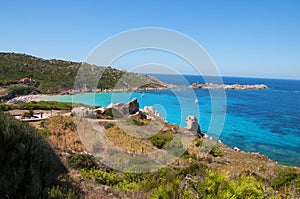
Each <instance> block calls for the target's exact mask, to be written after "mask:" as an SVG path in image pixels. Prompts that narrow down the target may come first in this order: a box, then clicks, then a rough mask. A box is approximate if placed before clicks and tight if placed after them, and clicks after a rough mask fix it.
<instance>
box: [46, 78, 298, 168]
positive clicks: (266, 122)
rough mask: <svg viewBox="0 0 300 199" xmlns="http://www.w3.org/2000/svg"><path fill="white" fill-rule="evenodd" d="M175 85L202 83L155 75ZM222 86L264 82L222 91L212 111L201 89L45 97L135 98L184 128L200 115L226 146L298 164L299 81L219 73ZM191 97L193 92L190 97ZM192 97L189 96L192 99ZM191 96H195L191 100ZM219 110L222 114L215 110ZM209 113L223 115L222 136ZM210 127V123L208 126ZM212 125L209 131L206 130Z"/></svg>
mask: <svg viewBox="0 0 300 199" xmlns="http://www.w3.org/2000/svg"><path fill="white" fill-rule="evenodd" d="M154 76H156V77H157V78H159V79H160V80H162V81H164V82H167V83H172V84H176V85H187V84H190V83H193V82H199V83H202V82H203V79H202V78H201V77H199V76H192V75H186V76H184V78H185V79H186V81H182V78H179V77H177V76H176V75H154ZM223 82H224V83H225V84H236V83H237V84H266V85H267V86H268V87H269V89H267V90H226V91H225V93H226V107H221V108H220V110H217V111H215V110H212V108H211V96H210V93H209V91H208V90H205V89H196V90H193V89H189V88H183V89H173V90H166V91H145V92H135V93H96V94H95V93H87V94H78V95H75V96H51V97H48V98H46V99H45V100H55V101H75V102H80V103H85V104H89V105H100V106H107V105H108V104H110V103H111V102H128V101H129V100H130V99H132V98H134V97H136V98H138V101H139V103H140V108H143V107H144V106H154V107H155V108H156V109H157V110H158V111H159V112H160V113H161V114H162V115H163V116H165V117H166V118H167V120H168V121H169V122H170V123H176V124H178V125H180V126H182V127H184V126H185V118H186V116H187V115H190V114H191V115H196V116H197V117H198V118H199V123H200V126H201V130H202V131H204V132H207V133H208V134H209V135H211V136H213V137H214V138H215V139H220V140H221V141H222V142H223V143H224V144H226V145H228V146H229V147H232V148H233V147H235V146H237V147H239V148H240V149H241V150H243V151H248V152H260V153H262V154H264V155H267V156H269V158H270V159H272V160H275V161H278V162H279V163H281V164H285V165H292V166H300V80H281V79H261V78H239V77H223ZM193 95H195V96H193ZM191 96H193V97H191ZM195 98H197V99H198V100H199V103H198V104H195V103H194V101H195ZM218 111H220V112H218ZM213 114H217V115H218V114H219V115H221V114H225V116H226V118H225V123H224V126H223V128H222V131H221V134H219V133H214V130H213V129H214V128H213V127H214V126H213V125H214V124H213V123H211V118H212V115H213ZM210 125H211V126H212V127H211V126H210ZM209 129H210V130H209Z"/></svg>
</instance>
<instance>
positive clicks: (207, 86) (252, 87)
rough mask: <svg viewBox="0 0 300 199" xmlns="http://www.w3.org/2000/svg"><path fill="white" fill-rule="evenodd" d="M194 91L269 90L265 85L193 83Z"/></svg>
mask: <svg viewBox="0 0 300 199" xmlns="http://www.w3.org/2000/svg"><path fill="white" fill-rule="evenodd" d="M190 87H191V88H193V89H197V88H202V89H231V90H260V89H267V88H268V86H266V85H264V84H253V85H242V84H213V83H205V84H199V83H193V84H192V85H191V86H190Z"/></svg>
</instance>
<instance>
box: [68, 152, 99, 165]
mask: <svg viewBox="0 0 300 199" xmlns="http://www.w3.org/2000/svg"><path fill="white" fill-rule="evenodd" d="M67 163H68V165H69V166H70V167H71V168H73V169H92V168H98V164H97V161H96V159H95V158H94V157H93V156H91V155H87V154H72V155H70V156H69V157H67Z"/></svg>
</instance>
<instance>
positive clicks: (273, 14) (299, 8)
mask: <svg viewBox="0 0 300 199" xmlns="http://www.w3.org/2000/svg"><path fill="white" fill-rule="evenodd" d="M0 17H1V29H0V51H3V52H20V53H26V54H31V55H34V56H38V57H42V58H56V59H64V60H72V61H84V59H85V57H86V56H87V55H88V54H89V52H90V51H91V50H93V49H94V48H95V47H96V46H97V45H98V44H99V43H100V42H102V41H103V40H105V39H107V38H108V37H110V36H112V35H114V34H117V33H119V32H122V31H126V30H129V29H132V28H141V27H163V28H170V29H174V30H176V31H179V32H182V33H184V34H186V35H188V36H190V37H191V38H193V39H195V40H196V41H197V42H198V43H199V44H200V45H202V46H203V47H204V48H205V50H206V51H207V52H208V54H209V55H210V56H211V57H212V59H213V60H214V62H215V63H216V64H217V66H218V67H219V69H220V71H221V73H222V74H223V75H225V76H252V77H253V76H256V77H280V78H293V79H300V1H299V0H207V1H201V0H198V1H196V0H195V1H175V0H173V1H167V0H151V1H150V0H149V1H146V0H143V1H141V0H136V1H135V0H129V1H124V0H119V1H116V0H107V1H101V0H77V1H76V0H72V1H71V0H51V1H41V0H39V1H30V0H28V1H23V0H22V1H21V0H20V1H14V0H9V1H1V6H0ZM126 64H128V63H126Z"/></svg>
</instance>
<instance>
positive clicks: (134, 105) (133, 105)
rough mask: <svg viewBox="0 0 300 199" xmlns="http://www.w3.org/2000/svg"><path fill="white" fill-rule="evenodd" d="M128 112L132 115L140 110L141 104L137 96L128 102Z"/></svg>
mask: <svg viewBox="0 0 300 199" xmlns="http://www.w3.org/2000/svg"><path fill="white" fill-rule="evenodd" d="M127 105H128V112H129V114H130V115H133V114H135V113H136V112H138V111H139V108H140V105H139V103H138V101H137V99H136V98H133V99H132V100H131V101H130V102H128V104H127Z"/></svg>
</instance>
